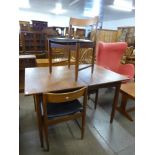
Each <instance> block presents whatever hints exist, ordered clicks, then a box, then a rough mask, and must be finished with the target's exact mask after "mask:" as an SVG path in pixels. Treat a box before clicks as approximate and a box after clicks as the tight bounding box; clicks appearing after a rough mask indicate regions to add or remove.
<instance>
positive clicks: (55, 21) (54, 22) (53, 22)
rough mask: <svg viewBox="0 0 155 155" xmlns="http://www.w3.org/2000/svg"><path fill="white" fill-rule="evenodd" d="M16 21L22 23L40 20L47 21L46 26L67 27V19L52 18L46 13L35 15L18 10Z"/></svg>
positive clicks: (52, 16) (61, 17)
mask: <svg viewBox="0 0 155 155" xmlns="http://www.w3.org/2000/svg"><path fill="white" fill-rule="evenodd" d="M18 19H19V20H22V21H30V22H31V20H40V21H48V26H69V17H66V16H58V15H57V16H54V15H52V14H48V13H36V12H28V11H22V10H19V13H18Z"/></svg>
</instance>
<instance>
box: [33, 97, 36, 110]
mask: <svg viewBox="0 0 155 155" xmlns="http://www.w3.org/2000/svg"><path fill="white" fill-rule="evenodd" d="M33 100H34V109H35V112H36V98H35V95H33Z"/></svg>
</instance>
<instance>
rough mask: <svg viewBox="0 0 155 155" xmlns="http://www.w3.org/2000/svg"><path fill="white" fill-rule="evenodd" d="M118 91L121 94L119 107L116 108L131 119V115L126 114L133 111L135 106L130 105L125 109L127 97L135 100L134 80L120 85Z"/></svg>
mask: <svg viewBox="0 0 155 155" xmlns="http://www.w3.org/2000/svg"><path fill="white" fill-rule="evenodd" d="M120 93H121V94H122V100H121V105H120V107H117V110H118V111H119V112H120V113H121V114H123V115H124V116H125V117H126V118H128V119H129V120H130V121H133V119H132V117H131V116H130V115H129V114H128V112H131V111H134V110H135V107H131V108H129V109H126V106H127V103H128V99H133V100H135V82H128V83H125V84H122V85H121V88H120Z"/></svg>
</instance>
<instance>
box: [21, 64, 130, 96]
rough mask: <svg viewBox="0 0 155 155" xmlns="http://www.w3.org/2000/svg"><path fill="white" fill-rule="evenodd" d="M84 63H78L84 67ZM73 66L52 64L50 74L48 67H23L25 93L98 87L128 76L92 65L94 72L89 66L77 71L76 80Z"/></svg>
mask: <svg viewBox="0 0 155 155" xmlns="http://www.w3.org/2000/svg"><path fill="white" fill-rule="evenodd" d="M84 66H85V65H80V66H79V68H80V67H84ZM74 69H75V66H74V65H73V66H71V68H70V69H68V66H54V67H53V68H52V74H50V73H49V68H48V67H36V68H26V69H25V90H24V93H25V95H32V94H39V93H44V92H49V91H51V92H52V91H53V92H54V91H59V90H65V89H72V88H77V87H81V86H88V88H89V87H90V88H91V87H98V86H104V85H106V84H111V83H118V82H121V81H124V80H127V79H128V78H127V77H125V76H122V75H120V74H117V73H114V72H112V71H110V70H107V69H104V68H102V67H99V66H97V65H94V72H93V74H91V68H86V69H84V70H81V71H79V76H78V80H77V81H75V77H74V76H75V75H74Z"/></svg>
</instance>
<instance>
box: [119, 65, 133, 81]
mask: <svg viewBox="0 0 155 155" xmlns="http://www.w3.org/2000/svg"><path fill="white" fill-rule="evenodd" d="M118 73H119V74H122V75H125V76H127V77H128V78H130V79H133V78H134V75H135V67H134V65H133V64H120V66H119V68H118Z"/></svg>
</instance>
